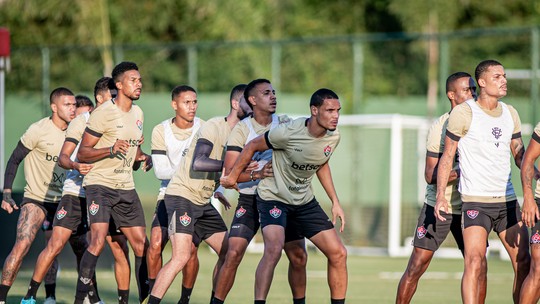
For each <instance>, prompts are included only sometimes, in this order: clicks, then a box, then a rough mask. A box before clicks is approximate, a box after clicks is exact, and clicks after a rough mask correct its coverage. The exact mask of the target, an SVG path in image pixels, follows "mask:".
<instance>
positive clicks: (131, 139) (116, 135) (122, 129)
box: [83, 100, 143, 190]
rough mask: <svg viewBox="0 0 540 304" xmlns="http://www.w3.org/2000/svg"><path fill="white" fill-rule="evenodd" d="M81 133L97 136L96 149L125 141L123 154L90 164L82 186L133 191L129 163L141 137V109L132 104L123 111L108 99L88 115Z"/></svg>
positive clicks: (131, 162) (131, 172)
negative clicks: (125, 147) (127, 147)
mask: <svg viewBox="0 0 540 304" xmlns="http://www.w3.org/2000/svg"><path fill="white" fill-rule="evenodd" d="M85 132H88V133H89V134H90V135H93V136H96V137H99V141H98V142H97V144H96V145H95V146H94V148H96V149H100V148H109V147H112V146H113V145H114V143H115V142H116V140H117V139H122V140H127V141H128V143H129V149H128V152H127V154H126V155H124V154H122V153H117V154H116V155H114V156H109V157H105V158H103V159H100V160H98V161H96V162H94V167H93V168H92V170H90V172H88V174H87V175H86V176H85V178H84V181H83V185H84V186H89V185H101V186H105V187H108V188H112V189H124V190H132V189H135V183H134V181H133V163H134V159H135V156H136V154H137V148H138V146H139V142H140V140H141V138H142V135H143V112H142V110H141V108H140V107H139V106H137V105H135V104H133V105H132V107H131V110H129V112H124V111H122V110H120V109H119V108H118V107H117V106H116V104H115V103H114V100H109V101H107V102H105V103H103V104H102V105H101V106H99V107H98V108H96V109H95V110H94V111H93V112H92V114H90V118H89V119H88V125H87V127H86V131H85Z"/></svg>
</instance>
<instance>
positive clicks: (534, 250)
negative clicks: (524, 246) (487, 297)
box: [519, 223, 540, 304]
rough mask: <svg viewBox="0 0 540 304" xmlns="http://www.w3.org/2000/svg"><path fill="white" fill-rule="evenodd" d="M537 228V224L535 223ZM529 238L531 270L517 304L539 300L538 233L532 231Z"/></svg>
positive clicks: (539, 243)
mask: <svg viewBox="0 0 540 304" xmlns="http://www.w3.org/2000/svg"><path fill="white" fill-rule="evenodd" d="M537 226H538V223H537ZM532 231H533V232H534V234H533V235H532V236H531V258H532V259H531V268H530V270H529V274H528V275H527V278H526V279H525V281H524V282H523V285H522V287H521V293H520V297H519V303H521V304H529V303H530V304H534V303H538V300H539V299H540V233H539V232H538V230H537V229H536V230H535V229H534V228H533V230H532Z"/></svg>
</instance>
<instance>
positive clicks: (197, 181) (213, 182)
mask: <svg viewBox="0 0 540 304" xmlns="http://www.w3.org/2000/svg"><path fill="white" fill-rule="evenodd" d="M229 134H231V127H230V126H229V124H228V123H227V120H226V118H225V117H215V118H212V119H210V120H208V121H207V122H206V123H205V124H204V126H202V127H201V128H200V129H199V131H197V134H196V135H195V137H194V138H193V141H192V142H191V147H190V148H189V151H188V153H187V155H186V157H183V158H182V160H181V161H180V166H179V167H178V170H176V173H175V174H174V176H173V178H172V179H171V181H170V182H169V185H168V186H167V190H165V194H167V195H176V196H181V197H183V198H186V199H188V200H189V201H191V202H192V203H193V204H195V205H206V204H208V203H210V200H209V199H210V197H211V196H212V194H213V193H214V190H215V189H216V188H217V186H218V184H219V178H220V177H221V171H220V172H203V171H195V170H193V169H192V166H191V164H192V162H193V155H194V153H195V146H196V145H197V141H198V140H205V141H208V142H210V143H212V144H213V148H212V151H211V152H210V155H209V156H208V157H209V158H211V159H215V160H223V158H224V157H225V144H226V143H227V138H228V137H229Z"/></svg>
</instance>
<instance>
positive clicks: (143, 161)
mask: <svg viewBox="0 0 540 304" xmlns="http://www.w3.org/2000/svg"><path fill="white" fill-rule="evenodd" d="M141 165H142V166H143V171H144V172H147V171H149V170H150V169H152V167H153V163H152V157H150V155H148V154H146V153H144V152H143V150H142V148H141V145H140V144H139V145H138V146H137V154H136V155H135V162H133V170H135V171H137V170H139V168H140V167H141Z"/></svg>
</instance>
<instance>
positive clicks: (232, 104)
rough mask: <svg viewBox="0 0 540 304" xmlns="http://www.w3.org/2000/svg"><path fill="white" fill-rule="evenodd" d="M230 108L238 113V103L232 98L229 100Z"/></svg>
mask: <svg viewBox="0 0 540 304" xmlns="http://www.w3.org/2000/svg"><path fill="white" fill-rule="evenodd" d="M231 108H232V109H233V110H235V111H238V109H239V108H240V102H239V101H238V100H236V99H234V98H233V99H232V100H231Z"/></svg>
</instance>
